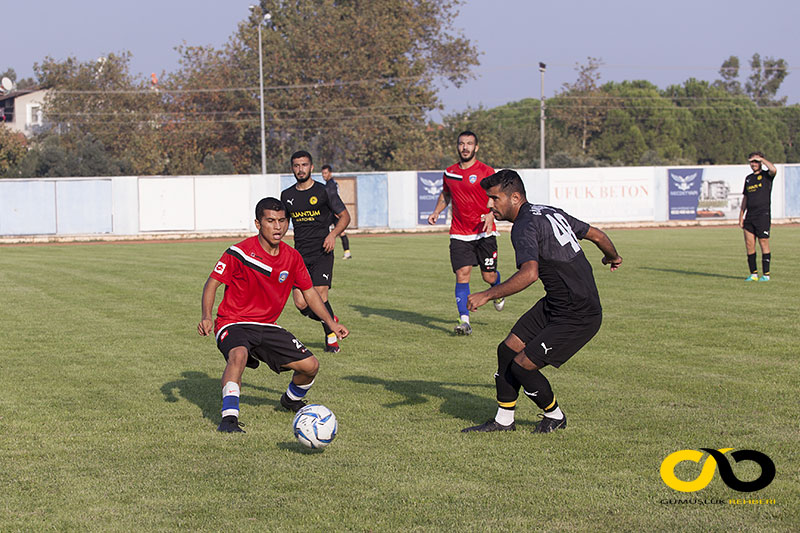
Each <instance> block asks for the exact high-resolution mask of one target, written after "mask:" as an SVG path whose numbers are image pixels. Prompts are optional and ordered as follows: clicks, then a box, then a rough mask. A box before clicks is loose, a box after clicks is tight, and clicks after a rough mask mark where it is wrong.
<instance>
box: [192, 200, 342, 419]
mask: <svg viewBox="0 0 800 533" xmlns="http://www.w3.org/2000/svg"><path fill="white" fill-rule="evenodd" d="M255 225H256V229H258V235H255V236H253V237H250V238H248V239H246V240H244V241H242V242H240V243H238V244H235V245H233V246H231V247H230V248H228V249H227V250H226V251H225V253H224V254H223V255H222V257H221V258H220V260H219V261H218V262H217V264H216V266H215V267H214V270H213V271H212V272H211V275H210V276H209V278H208V280H207V281H206V284H205V286H204V287H203V298H202V318H201V319H200V323H199V324H198V325H197V332H198V333H199V334H200V335H203V336H207V335H210V334H211V333H212V332H213V333H215V336H216V341H217V347H218V348H219V350H220V352H222V355H223V356H224V357H225V360H226V361H227V364H226V365H225V371H224V372H223V373H222V421H221V422H220V424H219V427H218V428H217V429H218V431H223V432H227V433H234V432H243V431H242V429H241V428H240V427H239V394H240V389H241V385H242V374H243V373H244V369H245V366H249V367H250V368H256V367H258V365H259V363H260V362H264V363H266V364H267V366H269V367H270V369H272V371H273V372H275V373H278V374H279V373H281V372H284V371H286V370H292V371H294V375H293V376H292V380H291V382H290V383H289V387H288V388H287V390H286V392H285V393H283V395H282V396H281V398H280V403H281V405H282V406H283V407H284V408H286V409H288V410H290V411H298V410H299V409H300V408H301V407H303V405H305V401H304V400H303V397H304V396H305V395H306V393H307V392H308V390H309V389H310V388H311V385H312V384H313V383H314V378H315V376H316V375H317V371H318V369H319V362H318V361H317V358H316V357H314V354H312V353H311V352H310V351H309V350H308V349H307V348H306V347H305V346H304V345H303V344H302V343H301V342H300V341H299V340H297V339H296V338H295V337H294V335H292V334H291V333H290V332H289V331H287V330H285V329H283V328H282V327H280V326H279V325H277V324H276V323H275V321H276V320H278V317H279V316H280V314H281V312H282V311H283V308H284V306H285V305H286V300H287V299H288V298H289V295H290V294H291V292H292V290H293V289H295V288H296V289H297V290H299V291H301V292H302V294H303V296H304V297H305V299H306V302H307V303H308V305H309V307H310V308H311V309H313V310H314V312H315V313H317V315H318V316H319V317H321V319H322V320H323V321H324V322H325V323H326V324H327V325H328V327H330V328H331V330H332V331H334V332H335V333H336V335H337V336H338V337H339V338H344V337H346V336H347V335H348V333H349V332H348V331H347V328H345V327H344V326H342V325H341V324H338V323H336V322H334V320H333V317H332V316H331V315H330V314H329V313H328V311H327V310H326V309H325V304H323V302H322V299H321V298H320V297H319V294H318V293H317V291H315V290H314V288H313V286H312V282H311V277H310V276H309V274H308V270H307V269H306V267H305V264H304V263H303V258H302V257H301V256H300V253H299V252H298V251H297V250H295V249H294V248H292V247H291V246H289V245H288V244H286V243H284V242H282V239H283V236H284V235H285V234H286V231H287V230H288V229H289V219H288V218H287V215H286V209H285V207H284V205H283V204H282V203H281V201H280V200H278V199H277V198H264V199H262V200H261V201H259V202H258V205H256V220H255ZM223 284H224V285H225V295H224V297H223V298H222V302H221V303H220V304H219V308H218V309H217V319H216V322H215V321H213V320H212V312H213V310H214V299H215V296H216V293H217V289H218V288H219V286H220V285H223Z"/></svg>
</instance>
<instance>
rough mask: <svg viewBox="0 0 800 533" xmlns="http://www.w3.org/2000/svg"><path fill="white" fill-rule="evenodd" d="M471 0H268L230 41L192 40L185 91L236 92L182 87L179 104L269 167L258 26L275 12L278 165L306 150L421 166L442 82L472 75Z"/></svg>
mask: <svg viewBox="0 0 800 533" xmlns="http://www.w3.org/2000/svg"><path fill="white" fill-rule="evenodd" d="M459 3H460V1H459V0H446V1H435V0H413V1H409V0H371V1H367V0H295V1H293V2H285V1H281V0H262V1H261V2H260V4H259V7H258V8H257V9H254V10H253V12H252V13H251V16H250V18H249V19H248V20H246V21H244V22H242V23H241V24H240V25H239V29H238V31H237V32H236V34H235V35H234V36H233V37H232V38H231V39H230V41H229V43H228V44H227V45H226V46H225V48H224V49H223V50H220V51H215V50H211V49H203V50H199V49H196V48H184V49H182V53H183V59H184V61H183V65H182V70H181V71H180V72H179V73H177V74H176V75H175V76H174V77H173V78H172V79H171V80H170V83H171V88H173V89H180V90H186V89H190V88H192V87H194V86H196V85H197V84H198V83H201V82H202V83H205V82H206V81H207V80H211V82H212V83H218V84H219V85H218V86H219V88H220V89H228V88H230V90H228V91H225V92H222V91H220V92H219V93H218V94H212V93H208V92H207V93H191V92H181V93H175V104H176V105H177V107H178V109H179V110H180V112H182V113H188V112H192V113H197V114H199V116H204V117H206V120H207V121H208V122H209V124H208V125H207V127H208V130H209V135H210V136H212V137H213V138H214V142H213V143H212V144H213V146H214V148H213V149H214V150H224V151H225V152H226V153H228V154H229V156H230V157H231V160H232V161H233V162H234V164H235V165H236V167H237V169H238V170H239V171H242V170H244V169H245V168H247V169H252V168H254V167H258V166H259V163H258V162H259V158H260V139H259V137H260V132H259V119H258V116H259V99H258V89H257V88H258V40H257V37H258V32H257V27H258V24H259V23H260V22H261V20H262V14H263V13H266V12H269V13H270V15H271V19H270V21H269V23H268V24H266V25H265V26H264V27H263V28H262V43H261V44H262V47H263V51H264V85H265V88H266V93H267V94H266V97H265V115H266V130H267V154H268V168H269V169H271V170H275V169H278V170H284V169H286V168H287V165H288V158H289V155H290V154H291V153H292V152H293V151H295V150H297V149H300V148H305V149H310V150H311V151H312V152H313V153H314V155H315V156H316V159H317V160H318V161H321V162H326V163H331V164H332V165H334V166H335V167H336V168H338V169H341V170H349V169H352V170H355V169H367V170H371V169H375V170H377V169H399V168H416V167H417V161H416V156H417V154H418V151H419V149H418V146H419V145H424V144H425V143H426V142H427V141H428V140H429V132H428V128H427V119H426V113H427V112H429V111H431V110H433V109H437V108H438V107H439V105H440V104H439V101H438V99H437V96H436V87H435V84H434V83H433V81H434V80H435V79H436V78H437V77H444V78H446V79H448V80H449V81H450V82H451V83H454V84H460V83H461V82H462V81H464V80H465V79H466V78H467V77H468V76H469V75H470V73H469V69H470V68H471V67H472V66H474V65H477V63H478V61H477V56H478V54H477V51H476V50H475V48H474V47H473V46H472V45H471V44H470V43H469V41H468V40H467V39H465V38H463V37H462V36H461V35H459V34H458V33H457V32H455V31H454V30H453V29H452V26H451V21H452V20H453V18H454V14H455V7H456V6H457V5H458V4H459ZM193 116H198V115H193ZM191 121H195V122H194V124H193V126H194V127H196V125H197V124H196V119H192V120H191ZM191 121H190V120H189V119H187V120H186V124H187V125H188V124H190V122H191Z"/></svg>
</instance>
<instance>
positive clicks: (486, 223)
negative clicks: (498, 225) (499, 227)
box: [483, 211, 494, 233]
mask: <svg viewBox="0 0 800 533" xmlns="http://www.w3.org/2000/svg"><path fill="white" fill-rule="evenodd" d="M493 224H494V213H493V212H491V211H489V212H488V213H486V214H485V215H483V232H484V233H486V232H487V231H492V225H493Z"/></svg>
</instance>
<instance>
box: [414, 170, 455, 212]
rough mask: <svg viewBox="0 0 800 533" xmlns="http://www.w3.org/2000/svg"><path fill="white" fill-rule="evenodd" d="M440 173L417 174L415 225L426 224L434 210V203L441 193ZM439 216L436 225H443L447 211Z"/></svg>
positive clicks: (448, 207)
mask: <svg viewBox="0 0 800 533" xmlns="http://www.w3.org/2000/svg"><path fill="white" fill-rule="evenodd" d="M442 174H444V173H443V172H442V171H434V172H417V224H427V223H428V216H429V215H430V214H431V213H433V210H434V209H435V208H436V201H437V200H438V199H439V195H440V194H441V193H442ZM448 209H450V206H447V208H446V209H445V210H444V211H442V212H441V213H440V214H439V219H438V220H437V221H436V223H437V224H445V223H446V221H447V210H448Z"/></svg>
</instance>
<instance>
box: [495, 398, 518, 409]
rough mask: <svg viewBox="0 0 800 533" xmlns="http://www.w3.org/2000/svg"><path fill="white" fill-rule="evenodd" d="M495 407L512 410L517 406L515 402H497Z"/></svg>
mask: <svg viewBox="0 0 800 533" xmlns="http://www.w3.org/2000/svg"><path fill="white" fill-rule="evenodd" d="M497 405H499V406H500V407H502V408H503V409H513V408H514V406H515V405H517V400H514V401H513V402H501V401H498V402H497Z"/></svg>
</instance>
